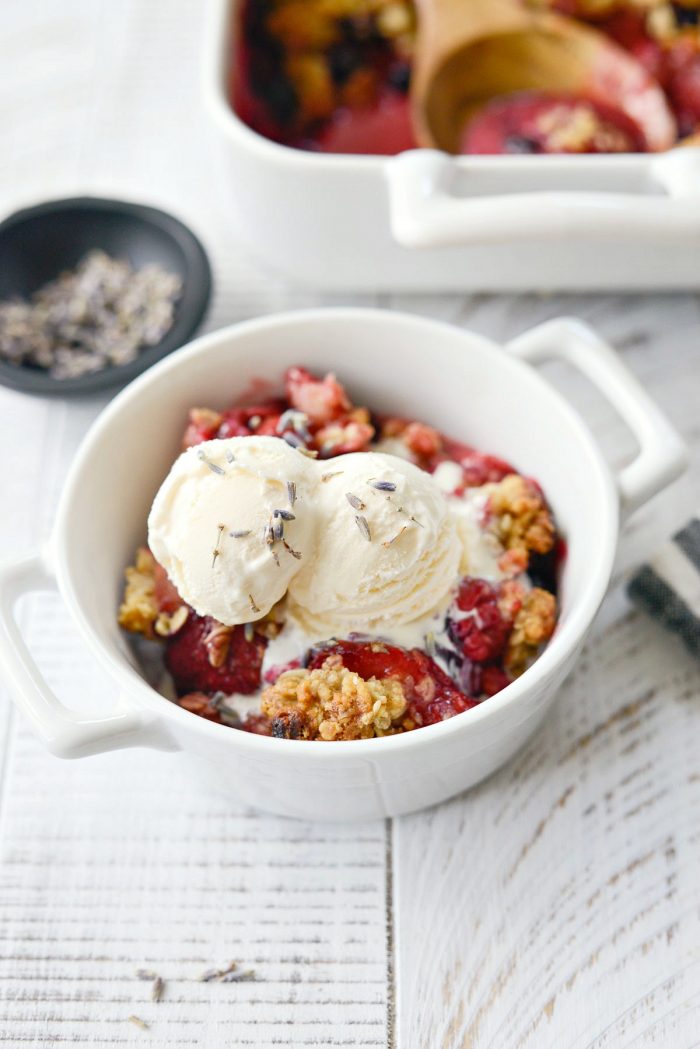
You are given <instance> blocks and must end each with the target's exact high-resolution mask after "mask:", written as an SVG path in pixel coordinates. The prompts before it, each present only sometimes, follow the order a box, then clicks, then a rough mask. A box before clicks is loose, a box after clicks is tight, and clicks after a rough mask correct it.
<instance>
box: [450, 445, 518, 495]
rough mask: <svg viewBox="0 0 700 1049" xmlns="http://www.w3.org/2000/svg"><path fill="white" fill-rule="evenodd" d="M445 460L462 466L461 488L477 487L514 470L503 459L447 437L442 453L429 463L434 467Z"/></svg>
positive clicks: (505, 475)
mask: <svg viewBox="0 0 700 1049" xmlns="http://www.w3.org/2000/svg"><path fill="white" fill-rule="evenodd" d="M445 460H447V461H448V462H456V463H459V465H460V466H461V467H462V473H463V481H462V489H464V488H479V487H481V485H482V484H489V483H493V482H497V481H502V480H503V478H504V477H507V476H508V474H512V473H514V472H515V471H514V470H513V467H512V466H511V465H510V463H507V462H505V460H504V459H498V458H497V457H496V456H495V455H484V454H483V453H482V452H477V451H475V449H474V448H470V447H469V446H468V445H466V444H462V443H461V442H460V441H453V440H450V439H449V438H448V439H446V440H445V447H444V451H443V454H442V455H441V456H440V457H439V458H438V459H437V460H436V461H434V462H433V463H432V464H431V468H432V469H435V467H436V466H437V465H438V463H439V462H441V461H445Z"/></svg>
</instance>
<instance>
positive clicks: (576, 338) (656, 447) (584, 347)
mask: <svg viewBox="0 0 700 1049" xmlns="http://www.w3.org/2000/svg"><path fill="white" fill-rule="evenodd" d="M507 349H508V350H509V351H510V352H511V353H514V354H515V355H516V356H518V357H520V358H521V359H523V360H526V361H529V362H530V363H536V362H538V361H544V360H563V361H567V362H568V363H569V364H571V365H573V366H574V367H575V368H578V370H579V371H581V372H582V373H583V374H584V375H585V376H586V378H587V379H589V381H590V382H592V383H593V385H594V386H595V387H597V389H598V390H599V391H600V392H601V393H602V394H603V396H604V397H605V398H606V399H607V400H608V401H609V402H610V404H611V405H612V406H613V408H615V409H616V410H617V411H618V412H619V414H620V415H621V416H622V418H623V420H624V421H625V423H626V424H627V426H628V427H629V428H630V430H631V431H632V433H633V434H634V436H635V438H636V440H637V442H638V444H639V451H638V453H637V456H636V458H635V459H633V461H632V462H631V463H629V464H628V465H627V466H625V467H624V468H623V469H622V470H621V471H620V472H619V473H618V475H617V485H618V490H619V493H620V503H621V509H622V513H623V516H625V517H627V516H629V514H631V513H633V512H634V511H635V510H637V509H638V508H639V507H640V506H643V505H644V503H646V502H648V500H649V499H651V498H652V496H654V495H656V493H657V492H660V491H661V490H662V489H663V488H666V487H667V485H669V484H670V483H671V482H672V481H675V479H676V478H677V477H678V476H680V474H681V473H682V472H683V470H684V469H685V468H686V466H687V463H688V452H687V449H686V447H685V445H684V443H683V441H682V439H681V438H680V436H679V435H678V433H677V431H676V430H675V429H674V427H673V426H672V425H671V423H670V422H669V421H668V419H667V418H666V416H665V415H664V414H663V412H661V411H660V409H659V408H658V407H657V406H656V404H654V402H653V401H652V399H651V398H650V397H649V395H648V393H647V392H646V390H645V389H644V387H643V386H642V385H641V383H640V382H639V381H638V380H637V379H636V378H635V376H634V375H633V374H632V372H631V371H630V370H629V369H628V368H627V367H626V366H625V365H624V364H623V362H622V360H621V359H620V357H619V356H618V354H616V353H615V352H614V350H613V349H611V347H610V346H608V344H607V343H605V342H603V340H602V339H601V338H600V336H599V335H597V334H596V332H595V331H593V329H592V328H589V327H588V325H586V324H584V323H583V322H582V321H579V320H577V319H576V318H574V317H559V318H557V319H556V320H551V321H547V322H546V323H545V324H541V325H540V326H539V327H537V328H533V329H532V330H531V331H528V332H525V333H524V334H523V335H519V336H518V337H517V338H516V339H513V341H512V342H510V343H508V346H507Z"/></svg>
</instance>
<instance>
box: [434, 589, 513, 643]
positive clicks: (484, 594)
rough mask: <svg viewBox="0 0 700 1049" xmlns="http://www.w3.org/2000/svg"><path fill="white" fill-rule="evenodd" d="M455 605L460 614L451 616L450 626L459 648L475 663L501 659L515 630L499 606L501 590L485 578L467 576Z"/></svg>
mask: <svg viewBox="0 0 700 1049" xmlns="http://www.w3.org/2000/svg"><path fill="white" fill-rule="evenodd" d="M455 605H456V606H457V609H458V610H459V612H458V613H457V614H456V615H454V616H450V617H448V624H447V632H448V634H449V637H450V640H451V641H452V643H453V644H454V646H455V648H456V649H457V650H458V651H459V652H461V653H462V654H463V655H464V656H466V658H467V659H470V660H471V661H472V662H474V663H487V662H491V661H492V660H495V659H498V657H499V656H500V655H501V654H502V652H503V649H504V648H505V644H506V641H507V639H508V635H509V633H510V631H511V627H512V622H511V621H510V620H509V619H507V618H506V617H505V616H504V615H503V614H502V612H501V608H500V607H499V591H498V589H497V588H496V587H495V586H492V585H491V583H489V582H487V581H486V580H485V579H473V578H472V577H471V576H466V577H465V578H464V579H463V580H462V582H461V583H460V585H459V590H458V591H457V597H456V599H455ZM459 613H461V614H459Z"/></svg>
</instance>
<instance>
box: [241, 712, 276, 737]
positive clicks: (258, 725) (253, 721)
mask: <svg viewBox="0 0 700 1049" xmlns="http://www.w3.org/2000/svg"><path fill="white" fill-rule="evenodd" d="M240 727H241V728H242V729H243V731H244V732H252V733H253V735H255V736H271V735H272V722H271V721H270V719H269V718H268V717H266V716H265V715H264V714H248V716H247V717H246V718H245V719H244V720H243V721H242V722H241V726H240Z"/></svg>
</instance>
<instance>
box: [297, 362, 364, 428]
mask: <svg viewBox="0 0 700 1049" xmlns="http://www.w3.org/2000/svg"><path fill="white" fill-rule="evenodd" d="M286 390H287V398H288V400H289V403H290V405H291V406H292V408H296V410H297V411H300V412H304V413H305V414H306V415H307V416H308V418H309V421H310V422H311V423H313V424H314V425H315V426H326V425H327V424H328V423H330V422H333V420H334V419H338V418H339V417H340V416H341V415H344V414H345V413H346V412H349V411H350V410H351V409H352V404H351V403H350V400H349V398H348V395H347V394H346V392H345V390H344V389H343V387H342V386H341V385H340V383H339V382H338V380H337V379H336V377H335V375H332V374H330V373H329V374H328V375H326V376H325V378H323V379H317V378H316V377H315V376H314V375H312V374H311V372H309V371H307V370H306V368H290V369H289V370H288V372H287V375H286Z"/></svg>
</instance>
